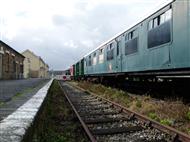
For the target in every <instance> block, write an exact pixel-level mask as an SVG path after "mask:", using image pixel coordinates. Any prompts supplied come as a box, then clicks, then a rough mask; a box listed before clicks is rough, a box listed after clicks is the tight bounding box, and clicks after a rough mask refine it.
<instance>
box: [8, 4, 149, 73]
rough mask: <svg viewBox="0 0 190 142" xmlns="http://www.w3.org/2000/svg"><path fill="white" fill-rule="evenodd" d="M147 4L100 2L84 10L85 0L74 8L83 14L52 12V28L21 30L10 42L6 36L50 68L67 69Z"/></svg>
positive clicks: (124, 27) (141, 10)
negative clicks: (71, 14)
mask: <svg viewBox="0 0 190 142" xmlns="http://www.w3.org/2000/svg"><path fill="white" fill-rule="evenodd" d="M146 4H147V3H140V4H139V5H138V7H135V6H131V5H123V4H121V5H119V4H118V5H113V4H102V5H97V6H96V7H94V8H93V9H91V10H87V9H86V6H87V4H86V3H78V4H77V5H76V9H77V10H78V11H82V12H83V14H77V13H76V15H74V16H73V17H69V18H68V17H64V16H63V15H61V13H60V15H54V16H53V17H51V18H52V23H53V25H54V28H53V29H43V28H41V29H40V28H39V29H35V30H31V29H22V31H21V32H20V33H19V34H18V35H17V36H16V37H14V38H13V39H12V40H11V41H9V40H8V39H7V42H8V43H9V44H10V45H11V46H12V47H13V48H15V49H16V50H18V51H23V50H25V49H30V50H32V51H34V52H35V53H36V54H37V55H39V56H41V57H42V58H43V59H44V60H45V61H46V62H47V63H48V64H49V65H50V68H51V69H52V68H53V69H59V70H60V69H66V68H67V67H69V66H70V65H72V64H73V63H75V62H76V61H77V60H79V59H80V58H81V57H82V56H83V55H85V54H87V53H88V52H90V51H91V50H92V49H94V48H96V47H97V46H98V45H99V44H101V43H102V42H104V41H105V40H108V39H109V38H111V37H112V36H114V35H115V34H117V33H118V32H121V31H123V30H124V29H126V28H127V27H128V26H129V25H130V24H132V23H134V22H135V21H136V20H137V19H139V18H141V16H142V15H143V11H146V10H147V9H146V8H147V7H148V6H147V5H146ZM149 6H150V5H149ZM131 7H132V8H131ZM38 39H39V40H38ZM69 41H72V42H73V44H74V45H75V47H73V45H71V44H69ZM66 43H67V44H66ZM88 43H89V44H88Z"/></svg>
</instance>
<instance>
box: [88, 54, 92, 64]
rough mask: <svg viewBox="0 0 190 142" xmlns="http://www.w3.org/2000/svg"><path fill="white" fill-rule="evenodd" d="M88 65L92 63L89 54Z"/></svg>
mask: <svg viewBox="0 0 190 142" xmlns="http://www.w3.org/2000/svg"><path fill="white" fill-rule="evenodd" d="M88 65H89V66H91V65H92V60H91V56H89V59H88Z"/></svg>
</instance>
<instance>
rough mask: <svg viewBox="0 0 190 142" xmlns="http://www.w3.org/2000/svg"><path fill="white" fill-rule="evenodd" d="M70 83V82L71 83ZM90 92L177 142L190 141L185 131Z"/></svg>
mask: <svg viewBox="0 0 190 142" xmlns="http://www.w3.org/2000/svg"><path fill="white" fill-rule="evenodd" d="M69 84H70V83H69ZM70 85H71V86H73V87H75V88H77V89H79V90H81V91H83V92H86V90H85V89H83V88H80V87H78V86H74V85H72V84H70ZM89 93H90V94H92V95H94V96H95V97H97V98H100V99H102V100H104V101H106V102H109V103H111V104H113V106H114V107H118V108H120V109H121V110H122V111H123V112H125V113H127V114H130V116H133V117H135V118H137V119H140V120H141V121H143V122H144V123H148V124H149V125H150V126H152V127H153V128H156V129H158V130H160V131H162V132H165V133H168V134H169V135H172V136H173V142H176V141H180V142H190V136H189V135H187V134H185V133H183V132H180V131H178V130H176V129H174V128H172V127H169V126H165V125H162V124H160V123H159V122H156V121H154V120H152V119H150V118H148V117H146V116H144V115H141V114H139V113H137V112H134V111H132V110H129V109H128V108H126V107H124V106H121V105H120V104H118V103H115V102H113V101H110V100H108V99H105V98H103V97H100V96H98V95H97V94H95V93H93V92H89Z"/></svg>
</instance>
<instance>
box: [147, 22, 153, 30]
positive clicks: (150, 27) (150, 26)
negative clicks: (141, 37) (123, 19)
mask: <svg viewBox="0 0 190 142" xmlns="http://www.w3.org/2000/svg"><path fill="white" fill-rule="evenodd" d="M152 28H153V20H150V22H149V24H148V29H149V30H151V29H152Z"/></svg>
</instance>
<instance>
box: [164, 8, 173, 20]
mask: <svg viewBox="0 0 190 142" xmlns="http://www.w3.org/2000/svg"><path fill="white" fill-rule="evenodd" d="M165 15H166V17H165V21H168V20H171V18H172V9H169V10H168V11H166V13H165Z"/></svg>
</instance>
